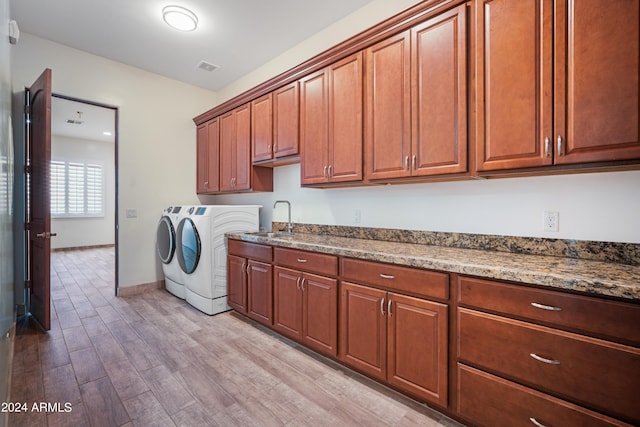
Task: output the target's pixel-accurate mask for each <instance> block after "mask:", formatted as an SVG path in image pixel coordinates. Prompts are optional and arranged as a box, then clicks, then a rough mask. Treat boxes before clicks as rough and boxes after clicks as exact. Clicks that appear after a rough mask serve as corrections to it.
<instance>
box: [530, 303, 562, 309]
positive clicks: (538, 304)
mask: <svg viewBox="0 0 640 427" xmlns="http://www.w3.org/2000/svg"><path fill="white" fill-rule="evenodd" d="M531 305H532V306H534V307H535V308H540V309H542V310H549V311H561V310H562V308H561V307H554V306H552V305H544V304H540V303H537V302H532V303H531Z"/></svg>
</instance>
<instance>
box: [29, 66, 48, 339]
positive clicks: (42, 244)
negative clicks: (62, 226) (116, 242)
mask: <svg viewBox="0 0 640 427" xmlns="http://www.w3.org/2000/svg"><path fill="white" fill-rule="evenodd" d="M29 99H30V105H31V113H30V119H31V123H30V125H29V126H28V132H29V148H28V153H29V156H28V159H27V163H28V165H29V166H30V170H31V173H30V175H29V227H28V228H29V233H28V234H29V237H28V248H29V255H28V257H29V258H28V259H29V273H30V274H29V276H30V280H31V291H30V306H29V311H30V312H31V314H32V315H33V317H34V319H35V320H36V321H37V322H38V323H39V324H40V326H42V327H43V328H44V329H45V330H49V329H51V291H50V266H51V258H50V257H51V240H50V238H51V236H52V235H55V234H52V233H51V193H50V191H51V189H50V174H51V170H50V168H51V70H50V69H48V68H47V69H46V70H44V72H43V73H42V74H41V75H40V77H38V79H37V80H36V81H35V82H34V83H33V85H31V87H30V88H29Z"/></svg>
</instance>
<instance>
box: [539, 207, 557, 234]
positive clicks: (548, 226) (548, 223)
mask: <svg viewBox="0 0 640 427" xmlns="http://www.w3.org/2000/svg"><path fill="white" fill-rule="evenodd" d="M543 229H544V231H548V232H551V233H557V232H558V230H559V229H560V214H559V213H558V212H550V211H548V212H545V213H544V218H543Z"/></svg>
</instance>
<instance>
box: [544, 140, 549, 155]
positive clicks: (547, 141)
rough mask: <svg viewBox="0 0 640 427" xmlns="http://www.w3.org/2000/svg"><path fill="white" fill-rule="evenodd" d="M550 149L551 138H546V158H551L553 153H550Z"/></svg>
mask: <svg viewBox="0 0 640 427" xmlns="http://www.w3.org/2000/svg"><path fill="white" fill-rule="evenodd" d="M550 147H551V138H549V137H546V138H545V139H544V155H545V157H551V152H550V151H549V148H550Z"/></svg>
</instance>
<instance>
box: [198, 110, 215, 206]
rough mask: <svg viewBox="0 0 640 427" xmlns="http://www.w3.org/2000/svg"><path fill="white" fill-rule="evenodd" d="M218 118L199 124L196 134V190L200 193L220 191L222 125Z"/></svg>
mask: <svg viewBox="0 0 640 427" xmlns="http://www.w3.org/2000/svg"><path fill="white" fill-rule="evenodd" d="M219 124H220V123H219V120H218V119H217V118H215V119H212V120H209V121H208V122H206V123H203V124H201V125H200V126H198V129H197V135H196V155H197V162H196V177H197V182H196V191H197V193H198V194H208V193H217V192H218V191H220V176H219V169H218V167H219V163H220V162H219V151H220V133H219V132H220V126H219Z"/></svg>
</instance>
